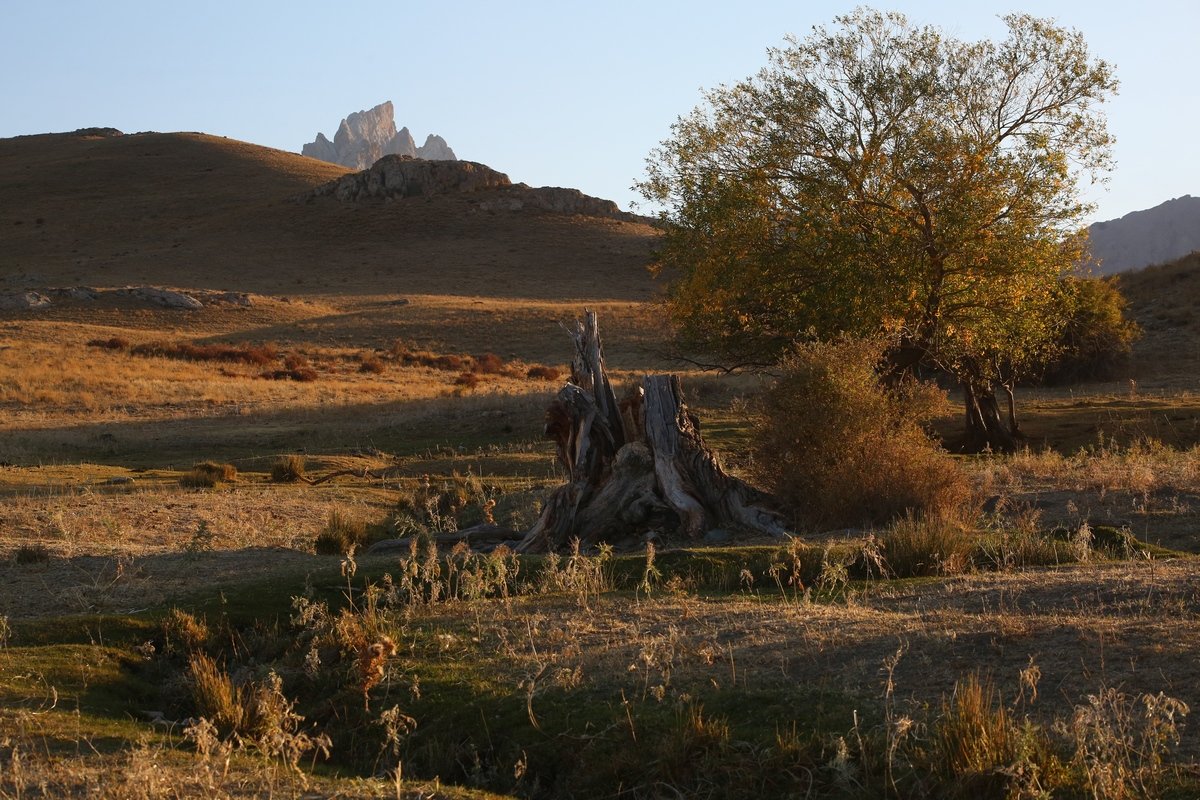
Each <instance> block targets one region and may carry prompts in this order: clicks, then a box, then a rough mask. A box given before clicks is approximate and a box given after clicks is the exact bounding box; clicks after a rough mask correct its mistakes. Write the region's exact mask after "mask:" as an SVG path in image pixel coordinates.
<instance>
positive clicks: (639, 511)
mask: <svg viewBox="0 0 1200 800" xmlns="http://www.w3.org/2000/svg"><path fill="white" fill-rule="evenodd" d="M570 333H571V338H572V339H573V340H574V344H575V358H574V360H573V361H572V364H571V380H570V382H568V383H567V385H566V386H564V387H563V388H562V390H561V391H560V392H559V393H558V397H557V398H556V399H555V400H554V401H553V402H552V403H551V405H550V407H549V409H547V411H546V435H547V436H548V437H549V438H551V439H553V440H554V442H555V445H556V448H557V451H558V459H559V461H560V463H562V465H563V467H564V468H565V469H566V471H567V482H566V483H565V484H564V485H562V486H560V487H559V488H557V489H555V490H554V492H553V493H552V494H551V495H550V497H549V498H548V499H547V500H546V503H545V505H544V506H543V507H542V513H541V515H540V516H539V518H538V520H537V522H536V523H535V524H534V526H533V527H532V528H531V529H530V530H529V532H528V533H527V534H526V535H525V537H524V538H523V539H522V540H521V542H520V543H519V544H518V545H517V548H516V549H517V552H522V553H531V552H545V551H548V550H563V549H566V548H567V547H568V546H569V545H570V543H571V541H572V540H573V539H578V540H579V543H580V546H581V547H584V548H590V547H593V546H595V545H597V544H600V543H602V542H611V541H613V540H614V539H617V538H620V537H623V536H627V535H629V534H640V533H644V532H647V531H651V530H657V531H663V532H675V531H679V532H682V533H683V534H684V535H685V536H687V537H688V538H690V539H697V538H699V537H701V536H703V535H704V533H705V532H706V531H708V530H710V529H712V528H716V527H732V528H740V529H749V530H751V531H754V532H757V533H765V534H769V535H771V536H786V535H787V532H786V530H785V528H784V526H783V524H782V520H781V519H780V517H779V516H778V515H777V514H775V513H774V512H773V511H771V510H770V509H769V508H767V507H766V505H765V501H766V497H765V496H764V495H763V494H762V493H761V492H758V491H757V490H755V489H754V488H753V487H751V486H749V485H748V484H746V483H745V482H743V481H741V480H739V479H738V478H735V477H733V476H732V475H729V474H728V473H726V472H725V470H724V469H723V468H722V467H721V464H720V461H719V460H718V459H717V457H716V455H715V454H714V453H713V452H712V451H711V450H710V449H709V448H708V447H707V446H706V445H705V444H704V440H703V438H702V437H701V436H700V425H699V421H698V420H697V419H696V418H695V416H694V415H693V414H692V413H691V412H690V411H688V409H687V406H686V405H684V403H683V394H682V390H681V388H680V383H679V378H678V377H677V376H674V375H647V376H646V377H645V378H644V379H643V380H642V384H641V385H640V386H637V387H634V388H633V389H632V390H631V391H630V392H629V393H628V394H627V395H626V396H625V398H624V399H623V400H622V401H621V402H620V403H618V402H617V397H616V392H615V391H614V389H613V386H612V384H611V382H610V381H609V379H608V375H607V373H606V372H605V368H604V352H603V347H602V346H601V341H600V331H599V327H598V322H597V319H596V313H595V312H594V311H587V312H586V313H585V317H584V320H583V322H581V323H577V324H576V327H575V330H573V331H570Z"/></svg>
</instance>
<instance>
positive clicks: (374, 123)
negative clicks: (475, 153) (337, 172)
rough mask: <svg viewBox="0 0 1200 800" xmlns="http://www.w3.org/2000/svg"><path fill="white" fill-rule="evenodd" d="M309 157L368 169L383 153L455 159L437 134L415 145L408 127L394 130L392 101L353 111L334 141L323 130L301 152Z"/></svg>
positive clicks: (436, 159)
mask: <svg viewBox="0 0 1200 800" xmlns="http://www.w3.org/2000/svg"><path fill="white" fill-rule="evenodd" d="M300 152H301V153H302V154H303V155H306V156H309V157H310V158H317V159H320V160H321V161H328V162H330V163H331V164H341V165H342V166H344V167H349V168H350V169H355V170H364V169H367V168H369V167H370V166H371V165H372V164H374V163H375V162H376V161H378V160H379V159H381V158H383V157H384V156H386V155H400V156H410V157H413V158H423V159H427V160H430V161H455V160H457V158H456V157H455V155H454V151H453V150H451V149H450V146H449V145H448V144H446V140H445V139H443V138H442V137H440V136H435V135H433V134H430V135H429V136H428V137H427V138H426V139H425V144H423V145H422V146H421V147H417V143H416V141H415V140H414V139H413V136H412V133H410V132H409V130H408V128H401V129H400V130H399V131H397V130H396V119H395V109H394V108H393V106H392V103H391V101H390V100H389V101H386V102H383V103H380V104H379V105H377V106H375V107H374V108H371V109H368V110H366V111H356V112H354V113H353V114H350V115H349V116H348V117H346V118H345V119H343V120H342V122H341V124H340V125H338V129H337V133H335V134H334V135H333V141H332V142H331V141H329V139H328V138H327V137H326V136H325V134H323V133H318V134H317V136H316V139H314V140H313V141H311V142H309V143H308V144H306V145H304V147H303V149H301V151H300Z"/></svg>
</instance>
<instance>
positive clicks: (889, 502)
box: [752, 338, 970, 527]
mask: <svg viewBox="0 0 1200 800" xmlns="http://www.w3.org/2000/svg"><path fill="white" fill-rule="evenodd" d="M885 350H886V342H885V340H882V339H878V338H876V339H849V338H841V339H839V340H837V341H835V342H812V343H808V344H802V345H798V346H797V347H795V348H794V349H793V350H792V351H791V352H790V353H789V354H788V355H787V356H786V357H785V358H784V361H783V363H782V365H781V369H782V374H781V375H780V377H779V380H778V381H777V382H776V383H775V385H774V386H773V387H772V388H771V389H770V390H769V391H768V392H767V393H766V395H765V397H764V399H763V405H762V415H761V419H760V421H759V423H758V425H757V428H756V431H755V434H754V443H753V449H754V464H753V467H752V469H753V471H754V473H755V476H756V478H757V479H758V480H759V481H760V482H761V483H762V485H764V486H765V487H766V488H768V489H769V490H770V491H772V492H773V493H774V494H775V495H776V496H777V497H778V498H779V499H780V500H781V501H783V502H784V503H785V504H786V505H787V506H788V507H790V508H792V509H794V510H795V512H796V513H797V514H798V515H799V516H800V517H801V518H802V519H803V520H804V521H806V522H807V523H809V524H810V525H814V526H822V525H823V526H835V527H836V526H847V525H862V524H872V523H881V522H887V521H889V520H892V519H896V518H899V517H903V516H904V515H905V514H909V513H912V514H917V515H934V516H938V515H949V514H951V513H953V512H956V511H958V510H959V509H961V508H963V507H964V506H968V505H969V503H968V502H967V501H968V500H969V498H970V487H969V485H968V481H967V479H966V477H965V475H964V474H963V473H962V471H961V470H960V469H959V468H958V466H957V465H956V464H955V463H954V460H953V459H952V458H951V457H950V456H949V455H947V454H946V453H945V452H943V451H942V450H941V449H940V448H939V447H938V445H937V444H936V443H935V442H934V441H932V440H931V439H930V438H929V436H928V435H927V434H926V433H925V430H924V428H923V425H924V423H926V422H927V421H928V420H930V419H931V418H932V417H934V416H935V415H937V414H938V413H940V412H941V411H942V410H943V409H944V408H945V395H944V393H942V392H940V391H938V390H937V389H936V388H935V387H932V386H929V385H927V384H919V383H916V382H912V381H905V382H901V383H899V384H898V385H896V386H891V387H885V386H884V385H882V384H881V383H880V379H879V375H878V373H877V371H876V365H877V364H878V363H879V361H880V359H882V358H883V356H884V351H885Z"/></svg>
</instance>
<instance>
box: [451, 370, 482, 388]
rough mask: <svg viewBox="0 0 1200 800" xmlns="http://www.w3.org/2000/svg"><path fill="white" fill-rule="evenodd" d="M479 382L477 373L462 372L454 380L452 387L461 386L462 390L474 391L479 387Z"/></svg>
mask: <svg viewBox="0 0 1200 800" xmlns="http://www.w3.org/2000/svg"><path fill="white" fill-rule="evenodd" d="M479 381H480V378H479V373H478V372H464V373H463V374H461V375H459V376H458V377H457V378H455V379H454V385H455V386H461V387H462V388H464V389H474V388H475V387H476V386H478V385H479Z"/></svg>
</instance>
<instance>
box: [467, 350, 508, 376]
mask: <svg viewBox="0 0 1200 800" xmlns="http://www.w3.org/2000/svg"><path fill="white" fill-rule="evenodd" d="M474 371H475V372H478V373H480V374H481V375H499V374H500V373H502V372H504V359H502V358H500V356H498V355H496V354H495V353H484V354H483V355H481V356H475V368H474Z"/></svg>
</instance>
